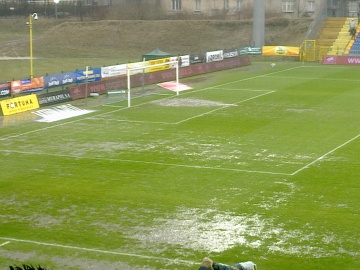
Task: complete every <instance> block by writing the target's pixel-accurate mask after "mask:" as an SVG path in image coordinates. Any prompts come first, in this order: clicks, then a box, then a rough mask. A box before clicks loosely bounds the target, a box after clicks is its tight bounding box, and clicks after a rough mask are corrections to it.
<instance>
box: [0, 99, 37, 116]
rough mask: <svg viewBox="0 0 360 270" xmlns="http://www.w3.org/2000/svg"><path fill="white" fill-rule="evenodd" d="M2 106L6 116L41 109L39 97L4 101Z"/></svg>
mask: <svg viewBox="0 0 360 270" xmlns="http://www.w3.org/2000/svg"><path fill="white" fill-rule="evenodd" d="M0 106H1V109H2V112H3V114H4V115H11V114H15V113H20V112H25V111H30V110H34V109H37V108H39V101H38V99H37V95H27V96H22V97H17V98H11V99H6V100H2V101H1V102H0Z"/></svg>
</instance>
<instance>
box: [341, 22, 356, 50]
mask: <svg viewBox="0 0 360 270" xmlns="http://www.w3.org/2000/svg"><path fill="white" fill-rule="evenodd" d="M359 32H360V25H359V24H358V26H357V28H356V35H355V40H353V39H352V40H350V42H349V44H348V45H347V47H346V49H345V52H344V54H345V55H360V35H359Z"/></svg>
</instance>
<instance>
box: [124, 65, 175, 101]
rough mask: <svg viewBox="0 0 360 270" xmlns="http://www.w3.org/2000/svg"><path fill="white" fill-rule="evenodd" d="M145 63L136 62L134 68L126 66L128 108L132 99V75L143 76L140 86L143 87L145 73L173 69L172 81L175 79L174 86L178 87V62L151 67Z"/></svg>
mask: <svg viewBox="0 0 360 270" xmlns="http://www.w3.org/2000/svg"><path fill="white" fill-rule="evenodd" d="M142 63H143V64H142ZM147 63H148V62H138V63H136V65H134V66H131V65H128V68H127V70H126V76H127V94H128V96H127V100H128V107H130V106H131V98H132V94H131V88H132V85H131V76H133V75H137V74H142V75H143V77H142V78H143V79H142V85H143V86H144V85H145V84H146V82H145V74H146V73H150V72H156V71H159V70H166V69H175V74H174V77H175V78H174V79H175V83H176V85H179V62H178V61H169V62H164V63H158V64H152V65H146V64H147ZM176 89H177V88H176ZM176 94H177V95H179V91H178V90H176Z"/></svg>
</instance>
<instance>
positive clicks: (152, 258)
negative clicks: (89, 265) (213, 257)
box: [0, 237, 198, 264]
mask: <svg viewBox="0 0 360 270" xmlns="http://www.w3.org/2000/svg"><path fill="white" fill-rule="evenodd" d="M0 239H3V240H5V241H7V242H5V243H6V244H7V245H8V244H10V243H11V242H21V243H27V244H34V245H41V246H49V247H57V248H64V249H72V250H81V251H88V252H94V253H103V254H111V255H120V256H127V257H137V258H140V259H151V260H160V261H167V262H173V263H174V264H176V263H186V264H189V263H190V264H196V263H198V262H193V261H188V260H181V259H169V258H162V257H156V256H148V255H139V254H134V253H126V252H118V251H110V250H102V249H96V248H83V247H76V246H69V245H61V244H54V243H45V242H39V241H33V240H25V239H17V238H9V237H0ZM5 243H4V244H5Z"/></svg>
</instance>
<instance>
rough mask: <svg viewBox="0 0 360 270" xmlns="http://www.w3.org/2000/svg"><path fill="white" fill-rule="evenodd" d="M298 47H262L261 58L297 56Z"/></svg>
mask: <svg viewBox="0 0 360 270" xmlns="http://www.w3.org/2000/svg"><path fill="white" fill-rule="evenodd" d="M299 52H300V48H299V47H290V46H263V47H262V55H263V56H299Z"/></svg>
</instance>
